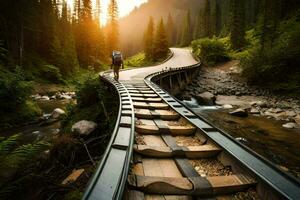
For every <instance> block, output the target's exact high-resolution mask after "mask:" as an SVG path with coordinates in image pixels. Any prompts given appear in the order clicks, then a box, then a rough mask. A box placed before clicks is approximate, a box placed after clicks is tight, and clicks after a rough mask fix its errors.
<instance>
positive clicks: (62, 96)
mask: <svg viewBox="0 0 300 200" xmlns="http://www.w3.org/2000/svg"><path fill="white" fill-rule="evenodd" d="M60 97H61V98H62V99H66V100H70V99H72V97H71V96H69V95H67V94H63V95H61V96H60Z"/></svg>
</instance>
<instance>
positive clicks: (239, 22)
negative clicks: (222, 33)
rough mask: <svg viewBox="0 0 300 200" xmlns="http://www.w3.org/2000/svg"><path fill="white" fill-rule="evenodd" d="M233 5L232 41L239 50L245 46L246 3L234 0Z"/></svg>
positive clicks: (234, 47)
mask: <svg viewBox="0 0 300 200" xmlns="http://www.w3.org/2000/svg"><path fill="white" fill-rule="evenodd" d="M231 3H232V5H231V35H230V41H231V45H232V48H233V49H236V50H239V49H241V48H242V47H244V46H245V42H246V41H245V16H244V12H245V9H244V3H243V1H240V0H232V2H231Z"/></svg>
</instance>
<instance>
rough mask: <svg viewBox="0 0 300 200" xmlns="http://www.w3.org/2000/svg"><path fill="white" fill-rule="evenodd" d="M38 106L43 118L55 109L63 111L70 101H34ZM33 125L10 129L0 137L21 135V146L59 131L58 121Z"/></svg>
mask: <svg viewBox="0 0 300 200" xmlns="http://www.w3.org/2000/svg"><path fill="white" fill-rule="evenodd" d="M36 102H37V104H38V106H39V107H40V109H41V110H42V112H43V113H44V114H43V115H44V116H47V115H50V114H51V113H52V111H53V110H54V109H56V108H61V109H63V110H65V108H66V106H67V104H69V103H70V102H71V100H57V99H55V100H36ZM43 122H46V121H42V122H40V123H34V124H30V125H25V126H21V127H16V128H10V129H7V130H5V131H3V132H1V133H0V135H1V136H4V137H8V136H12V135H15V134H21V140H22V144H28V143H32V142H34V141H36V140H41V139H44V138H47V137H49V136H52V135H53V134H57V133H59V131H60V121H55V122H51V123H43Z"/></svg>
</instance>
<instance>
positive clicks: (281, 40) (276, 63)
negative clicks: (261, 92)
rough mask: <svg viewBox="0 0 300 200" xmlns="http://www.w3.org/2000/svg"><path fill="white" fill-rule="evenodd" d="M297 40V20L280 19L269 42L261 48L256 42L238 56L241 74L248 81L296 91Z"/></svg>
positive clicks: (299, 80)
mask: <svg viewBox="0 0 300 200" xmlns="http://www.w3.org/2000/svg"><path fill="white" fill-rule="evenodd" d="M297 27H298V28H297ZM299 43H300V22H299V21H298V20H297V19H290V20H287V21H284V22H282V23H281V25H280V29H279V36H278V38H277V39H276V40H275V42H274V43H273V45H272V46H266V47H265V48H264V49H262V47H261V46H257V47H256V48H254V49H252V50H251V51H250V53H249V56H247V57H245V58H244V59H242V67H243V74H244V75H245V76H246V77H247V78H248V80H249V82H250V83H255V84H260V85H264V86H267V87H269V88H270V89H273V90H276V91H281V92H295V93H297V91H298V92H299V90H300V67H299V65H300V46H299ZM298 95H299V94H298Z"/></svg>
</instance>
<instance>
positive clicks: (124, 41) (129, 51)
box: [119, 0, 205, 56]
mask: <svg viewBox="0 0 300 200" xmlns="http://www.w3.org/2000/svg"><path fill="white" fill-rule="evenodd" d="M204 2H205V1H204V0H149V1H148V2H147V3H144V4H142V5H141V6H140V7H138V8H135V9H134V10H133V11H132V12H131V13H130V14H129V15H128V16H126V17H124V18H121V19H120V21H119V24H120V37H121V46H122V50H123V51H124V53H125V55H127V56H130V55H133V54H135V53H136V52H138V51H140V50H141V49H142V45H143V43H142V39H143V34H144V31H145V29H146V26H147V24H148V20H149V17H150V16H152V17H153V18H154V21H155V22H156V23H157V21H158V20H159V19H160V18H163V19H164V22H165V23H166V22H167V17H168V15H169V13H170V14H171V15H172V17H173V21H174V24H175V25H176V27H177V28H179V27H180V26H181V24H182V21H183V18H184V16H185V15H186V13H187V10H188V9H190V11H191V13H192V20H194V19H193V18H194V17H193V16H195V15H194V14H195V13H197V12H198V11H199V9H200V8H201V7H203V6H204Z"/></svg>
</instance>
